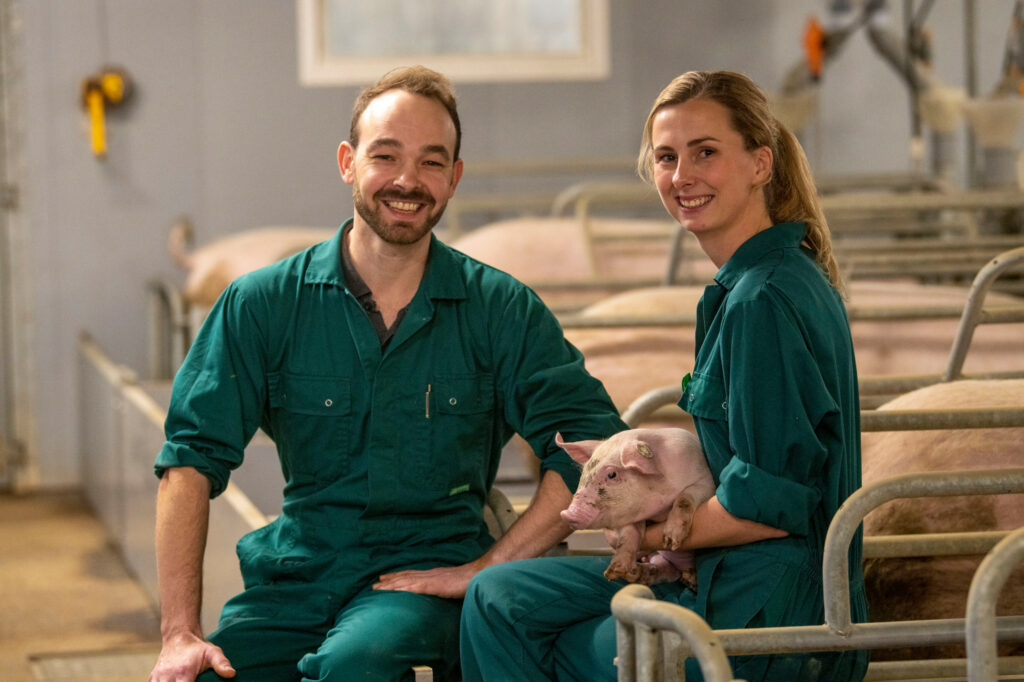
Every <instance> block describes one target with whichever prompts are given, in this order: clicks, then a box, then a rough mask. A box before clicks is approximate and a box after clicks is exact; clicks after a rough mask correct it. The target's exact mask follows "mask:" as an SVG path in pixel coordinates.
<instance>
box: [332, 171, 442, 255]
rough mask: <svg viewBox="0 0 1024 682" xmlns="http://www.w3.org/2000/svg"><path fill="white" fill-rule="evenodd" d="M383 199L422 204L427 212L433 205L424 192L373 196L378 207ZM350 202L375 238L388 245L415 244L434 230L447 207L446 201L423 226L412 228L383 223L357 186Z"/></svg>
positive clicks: (399, 222) (407, 223) (405, 224)
mask: <svg viewBox="0 0 1024 682" xmlns="http://www.w3.org/2000/svg"><path fill="white" fill-rule="evenodd" d="M385 199H386V200H394V201H418V202H422V203H424V204H425V205H426V208H427V209H428V210H429V209H430V207H432V206H434V205H435V202H434V200H433V198H431V197H430V196H429V195H427V194H426V193H424V192H407V193H405V194H402V193H400V192H387V193H384V192H378V193H377V194H376V195H374V201H375V202H376V204H377V205H378V206H379V205H380V204H381V203H382V202H383V201H384V200H385ZM352 200H353V203H354V205H355V209H356V213H358V214H359V217H361V218H362V219H363V220H364V221H366V224H367V225H369V226H370V228H371V229H372V230H373V231H374V232H375V233H376V234H377V236H378V237H380V238H381V239H382V240H383V241H385V242H387V243H388V244H415V243H416V242H418V241H419V240H421V239H422V238H423V237H424V236H426V235H427V234H429V233H430V231H431V230H432V229H434V226H435V225H437V223H438V221H440V220H441V216H442V215H444V209H445V208H446V207H447V205H448V202H447V201H446V202H445V203H443V204H441V205H440V207H437V213H435V214H433V215H428V216H427V218H426V221H425V222H424V223H423V225H422V226H421V227H418V228H416V227H413V225H412V223H409V222H405V221H396V222H393V223H387V222H385V220H384V218H383V217H382V216H381V214H380V210H379V209H374V208H371V207H370V205H369V204H368V203H367V202H366V199H364V198H363V193H362V192H361V191H359V187H358V185H357V186H356V188H355V191H354V192H353V193H352Z"/></svg>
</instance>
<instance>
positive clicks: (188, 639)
mask: <svg viewBox="0 0 1024 682" xmlns="http://www.w3.org/2000/svg"><path fill="white" fill-rule="evenodd" d="M209 520H210V481H209V480H208V479H207V478H206V476H204V475H203V474H201V473H199V472H198V471H196V470H195V469H193V468H191V467H176V468H171V469H167V470H166V471H165V472H164V475H163V477H162V478H161V479H160V487H159V490H158V492H157V503H156V565H157V578H158V580H159V583H160V632H161V637H162V639H163V645H162V649H161V651H160V657H159V658H158V659H157V662H156V666H155V667H154V668H153V672H152V673H150V676H149V680H150V682H193V681H194V680H195V678H196V676H197V675H199V673H201V672H202V671H203V670H206V669H207V668H210V667H213V668H214V669H215V670H216V671H217V674H219V675H220V676H222V677H234V675H235V671H234V669H233V668H232V667H231V664H230V663H229V662H228V659H227V658H226V657H225V656H224V653H223V652H222V651H221V650H220V648H219V647H217V646H214V645H213V644H210V643H209V642H207V641H206V640H205V639H204V637H203V632H202V628H201V626H200V619H199V614H200V607H201V604H202V585H203V553H204V551H205V550H206V534H207V528H208V526H209Z"/></svg>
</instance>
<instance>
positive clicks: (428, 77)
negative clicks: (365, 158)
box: [348, 66, 462, 161]
mask: <svg viewBox="0 0 1024 682" xmlns="http://www.w3.org/2000/svg"><path fill="white" fill-rule="evenodd" d="M391 90H405V91H406V92H411V93H413V94H414V95H422V96H423V97H429V98H430V99H433V100H436V101H437V102H439V103H440V104H441V106H443V107H444V108H445V109H446V110H447V111H448V115H449V116H451V118H452V123H454V124H455V150H454V157H453V159H452V160H453V161H455V160H458V158H459V148H460V147H461V146H462V126H461V124H460V123H459V111H458V106H457V104H456V102H455V89H454V88H453V87H452V82H451V81H450V80H448V77H447V76H445V75H444V74H441V73H438V72H437V71H434V70H433V69H428V68H427V67H425V66H402V67H398V68H396V69H392V70H391V71H388V72H387V73H386V74H384V75H383V76H381V78H380V80H378V81H377V82H376V83H374V84H373V85H370V86H368V87H366V88H365V89H363V91H362V92H360V93H359V96H358V97H356V102H355V104H354V105H353V107H352V123H351V125H350V127H349V132H348V141H349V144H351V145H352V147H353V148H356V147H358V146H359V119H360V117H361V116H362V115H363V112H364V111H365V110H366V107H367V106H368V105H369V104H370V102H371V101H373V100H374V99H375V98H377V97H379V96H380V95H383V94H384V93H385V92H389V91H391Z"/></svg>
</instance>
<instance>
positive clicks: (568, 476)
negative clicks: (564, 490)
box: [540, 450, 580, 493]
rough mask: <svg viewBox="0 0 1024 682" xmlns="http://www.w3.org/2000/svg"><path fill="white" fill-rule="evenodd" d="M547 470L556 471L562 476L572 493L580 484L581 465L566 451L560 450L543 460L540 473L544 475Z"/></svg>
mask: <svg viewBox="0 0 1024 682" xmlns="http://www.w3.org/2000/svg"><path fill="white" fill-rule="evenodd" d="M547 471H554V472H555V473H556V474H558V475H559V476H561V477H562V480H563V481H565V485H566V487H568V488H569V492H570V493H574V492H576V488H577V487H579V484H580V466H579V465H578V464H577V463H576V462H574V461H573V460H572V458H571V457H569V455H567V454H566V453H565V452H563V451H561V450H559V451H558V452H554V453H552V454H550V455H548V456H547V457H545V458H544V459H542V460H541V462H540V475H541V476H544V473H545V472H547Z"/></svg>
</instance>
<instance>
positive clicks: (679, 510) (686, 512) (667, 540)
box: [661, 490, 697, 551]
mask: <svg viewBox="0 0 1024 682" xmlns="http://www.w3.org/2000/svg"><path fill="white" fill-rule="evenodd" d="M696 509H697V502H696V500H694V499H693V497H692V496H691V495H690V494H689V493H687V492H686V491H685V490H684V491H683V492H681V493H679V496H678V497H676V499H675V501H674V502H673V503H672V507H671V508H670V509H669V511H668V517H667V518H666V519H665V526H664V529H663V531H662V536H663V539H662V542H661V548H662V549H666V550H669V551H675V550H677V549H679V548H680V547H682V546H683V540H685V539H686V536H687V535H689V534H690V528H691V527H692V526H693V512H694V511H696Z"/></svg>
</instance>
